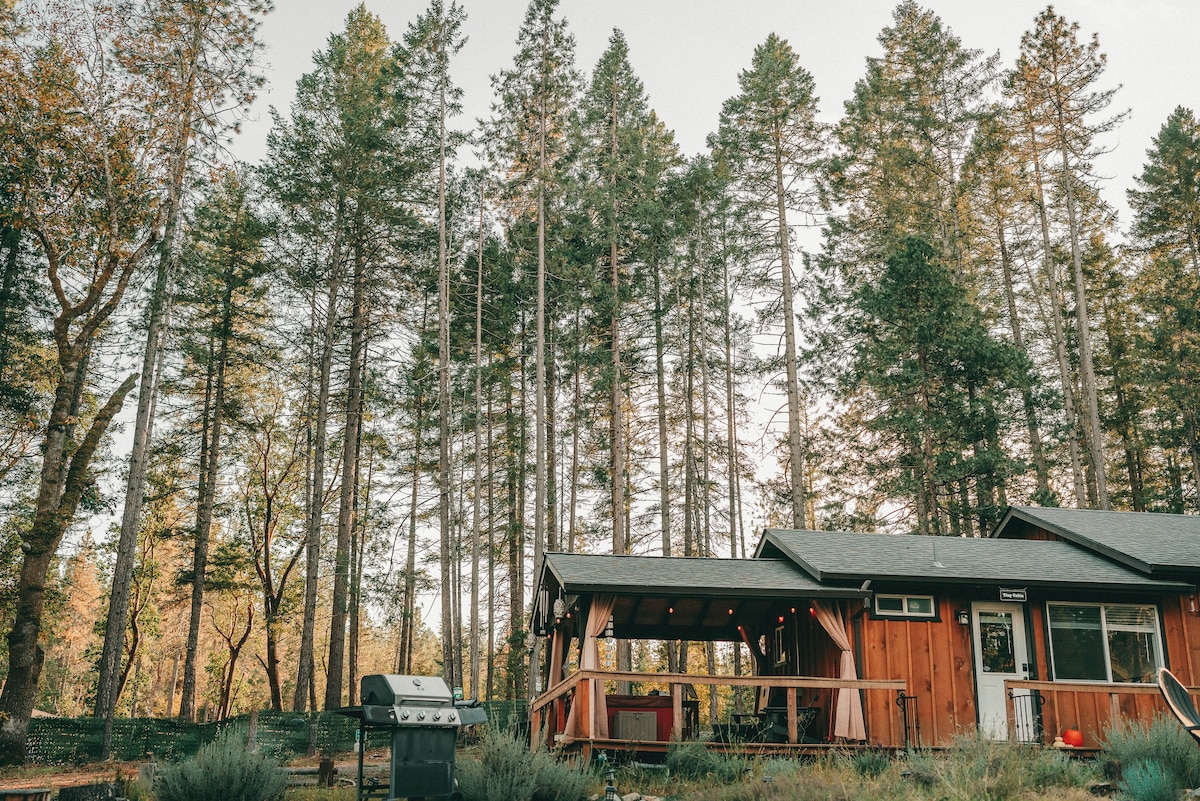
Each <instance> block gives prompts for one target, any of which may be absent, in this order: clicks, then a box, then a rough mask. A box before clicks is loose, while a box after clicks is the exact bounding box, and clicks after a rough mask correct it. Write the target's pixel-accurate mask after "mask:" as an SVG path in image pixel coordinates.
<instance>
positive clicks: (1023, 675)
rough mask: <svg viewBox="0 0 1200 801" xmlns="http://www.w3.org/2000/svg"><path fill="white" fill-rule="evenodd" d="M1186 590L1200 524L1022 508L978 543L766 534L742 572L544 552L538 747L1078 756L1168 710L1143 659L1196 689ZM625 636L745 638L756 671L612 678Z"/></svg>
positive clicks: (1193, 615)
mask: <svg viewBox="0 0 1200 801" xmlns="http://www.w3.org/2000/svg"><path fill="white" fill-rule="evenodd" d="M1114 515H1115V516H1116V517H1113V516H1114ZM1162 518H1166V520H1161V519H1162ZM1151 529H1153V530H1154V532H1155V533H1152V534H1148V533H1147V532H1148V531H1150V530H1151ZM1192 543H1194V544H1192ZM1173 552H1181V554H1182V555H1181V556H1180V558H1179V559H1178V560H1176V561H1172V559H1173V557H1172V556H1171V553H1173ZM1198 577H1200V517H1184V516H1176V515H1147V514H1135V513H1113V512H1091V511H1081V510H1063V509H1032V508H1030V507H1014V508H1013V509H1011V510H1010V511H1009V512H1008V514H1007V515H1006V517H1005V518H1004V520H1003V521H1002V523H1001V524H1000V526H999V527H998V528H997V530H996V532H995V533H994V535H993V536H992V537H991V538H987V539H964V538H955V537H918V536H911V535H889V534H866V533H854V532H828V531H800V530H783V529H769V530H767V531H765V532H764V533H763V535H762V538H761V540H760V542H759V545H758V548H757V549H756V551H755V554H754V558H752V559H742V560H733V559H689V558H674V557H637V556H608V555H605V556H600V555H587V554H561V553H548V554H546V555H545V558H544V559H543V562H542V565H541V569H540V571H539V573H538V583H537V593H536V595H535V598H534V607H533V630H534V633H535V635H537V636H542V637H545V638H546V652H547V654H548V659H547V661H546V664H545V666H544V668H545V669H544V673H543V679H544V681H543V684H542V685H541V686H543V687H545V690H544V691H543V692H541V693H540V694H539V695H538V696H537V697H536V698H535V700H534V702H533V704H532V706H531V710H532V718H533V720H532V722H533V727H532V728H533V738H534V742H535V744H539V743H544V744H546V745H549V746H555V747H560V748H564V749H568V750H580V751H584V752H589V751H591V750H592V749H593V748H606V749H618V750H619V749H622V748H624V749H629V750H637V751H655V750H665V748H666V745H667V743H668V742H669V741H670V740H673V739H676V740H677V739H687V738H696V739H704V740H707V741H709V742H711V743H712V744H713V745H714V746H717V747H721V746H723V745H725V744H727V743H728V744H730V745H731V746H734V745H736V747H738V748H752V749H753V748H757V749H761V750H771V751H787V750H814V749H819V748H824V747H829V746H831V745H843V746H844V745H854V744H859V745H872V746H881V747H885V748H905V747H912V746H917V745H920V746H932V747H938V746H944V745H947V744H949V742H950V741H951V739H952V738H953V737H954V736H956V735H957V734H960V733H963V732H968V731H972V730H975V729H976V728H978V729H980V730H982V731H983V732H985V733H986V734H987V735H988V736H991V737H993V738H997V739H1004V738H1012V739H1017V740H1021V741H1025V742H1042V743H1049V742H1050V741H1052V740H1053V738H1054V736H1055V735H1056V734H1058V733H1059V732H1061V730H1063V729H1066V728H1079V729H1080V730H1081V731H1082V732H1083V734H1084V738H1085V746H1088V747H1095V746H1096V745H1097V744H1098V743H1099V739H1100V737H1101V735H1102V733H1103V730H1104V727H1105V726H1106V725H1107V724H1108V723H1109V722H1110V721H1111V720H1113V719H1114V718H1116V717H1121V716H1125V717H1147V716H1149V715H1151V714H1152V713H1153V712H1154V711H1155V710H1160V709H1163V708H1164V707H1163V705H1162V703H1161V700H1160V698H1159V696H1158V691H1157V687H1156V685H1155V684H1154V677H1155V671H1156V670H1157V668H1158V667H1159V666H1162V665H1166V666H1169V667H1170V668H1171V669H1172V670H1174V671H1175V672H1176V673H1177V675H1179V676H1180V678H1181V680H1183V681H1184V682H1185V684H1188V685H1193V684H1196V683H1197V679H1200V674H1197V673H1196V672H1195V671H1194V670H1193V664H1195V666H1196V670H1200V650H1197V646H1198V645H1200V618H1198V617H1197V614H1198V613H1200V604H1198V602H1197V596H1196V582H1197V578H1198ZM623 639H628V640H649V641H655V642H668V643H670V642H678V641H689V642H698V643H703V642H741V643H743V644H744V645H745V646H746V649H745V650H746V651H748V652H749V654H750V658H751V659H750V661H751V664H750V665H747V670H745V671H744V673H745V674H746V675H741V676H733V675H708V674H707V673H705V674H702V675H697V674H696V673H695V672H694V670H692V671H689V672H687V673H686V674H684V673H666V672H654V673H646V672H638V671H637V670H633V671H629V672H617V671H615V669H614V664H613V659H612V658H611V656H609V657H608V658H607V659H606V660H604V661H603V662H601V659H600V654H601V650H602V649H600V648H599V647H598V643H599V642H601V641H604V642H607V643H611V642H614V641H615V640H623ZM603 651H604V652H605V653H606V654H610V653H611V651H612V649H611V648H607V647H606V648H605V649H603ZM692 664H693V667H694V666H695V664H696V660H695V659H694V661H693V663H692ZM710 687H726V688H739V687H740V688H748V689H746V690H743V691H742V692H743V693H744V695H742V696H737V695H735V694H733V693H731V692H730V691H729V690H725V691H724V692H723V694H722V695H720V696H719V698H723V699H726V700H725V701H724V702H723V703H721V702H712V701H711V700H710V699H711V696H710V694H709V692H708V691H707V690H705V689H702V688H710ZM731 697H741V698H744V699H746V700H745V701H744V704H743V705H741V706H739V705H738V704H735V703H731V702H729V701H728V700H727V699H729V698H731ZM701 698H704V699H705V700H706V701H707V702H706V703H704V704H701V703H700V700H701ZM701 707H703V708H701Z"/></svg>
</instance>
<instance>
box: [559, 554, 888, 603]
mask: <svg viewBox="0 0 1200 801" xmlns="http://www.w3.org/2000/svg"><path fill="white" fill-rule="evenodd" d="M544 570H546V571H549V572H550V573H551V574H552V575H553V576H554V579H555V581H556V582H557V583H558V585H559V586H560V587H562V588H563V591H564V592H568V593H577V594H587V593H599V592H606V593H613V594H615V595H636V596H646V597H649V596H655V597H657V596H664V597H678V598H724V597H738V598H777V597H779V596H780V595H781V594H787V595H793V596H803V597H812V598H867V597H870V595H871V593H870V591H868V590H861V589H858V588H849V587H839V586H822V585H821V584H820V583H818V582H817V581H814V580H813V579H812V578H811V577H810V576H808V575H807V574H805V573H804V572H803V571H801V570H799V569H797V568H796V566H795V565H793V564H792V563H791V562H790V561H788V560H786V559H713V558H700V557H681V556H623V555H611V554H567V553H554V552H550V553H547V554H546V555H545V561H544ZM539 581H540V577H539Z"/></svg>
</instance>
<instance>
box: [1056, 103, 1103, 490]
mask: <svg viewBox="0 0 1200 801" xmlns="http://www.w3.org/2000/svg"><path fill="white" fill-rule="evenodd" d="M1058 115H1059V144H1060V148H1061V157H1062V181H1063V189H1064V192H1065V194H1066V199H1067V224H1068V226H1069V231H1070V239H1071V266H1072V268H1073V270H1074V276H1075V333H1076V335H1077V336H1078V338H1079V380H1080V383H1081V384H1082V389H1083V402H1084V410H1085V416H1084V420H1085V421H1086V432H1087V443H1088V457H1089V460H1090V462H1091V467H1092V473H1093V476H1094V478H1095V482H1096V501H1097V503H1098V504H1099V506H1100V508H1101V509H1111V508H1112V505H1111V504H1110V503H1109V500H1108V481H1107V479H1106V478H1105V475H1104V431H1103V429H1102V428H1101V427H1100V401H1099V398H1098V397H1097V396H1098V392H1097V389H1096V368H1095V367H1094V365H1093V363H1092V361H1093V360H1092V328H1091V324H1090V322H1089V319H1088V302H1087V285H1086V283H1085V281H1084V275H1083V255H1082V253H1081V252H1080V245H1079V238H1080V234H1079V219H1078V210H1077V209H1076V207H1075V176H1074V174H1072V173H1071V170H1070V161H1069V157H1068V152H1067V139H1066V137H1067V134H1066V130H1065V127H1064V124H1063V121H1062V107H1061V106H1060V107H1059V109H1058Z"/></svg>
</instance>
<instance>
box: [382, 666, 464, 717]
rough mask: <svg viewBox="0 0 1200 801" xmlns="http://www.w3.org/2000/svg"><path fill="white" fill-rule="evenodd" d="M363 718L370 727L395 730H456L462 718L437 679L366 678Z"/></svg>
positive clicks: (405, 677) (409, 677) (384, 676)
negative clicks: (408, 728) (374, 724)
mask: <svg viewBox="0 0 1200 801" xmlns="http://www.w3.org/2000/svg"><path fill="white" fill-rule="evenodd" d="M360 687H361V694H362V716H363V720H365V721H366V722H367V723H376V724H384V725H391V726H423V727H435V728H440V727H454V728H457V727H459V726H461V725H463V724H462V716H461V714H460V712H459V711H458V710H457V709H456V708H455V706H454V696H453V695H452V694H451V692H450V688H449V687H447V686H446V682H445V681H443V680H442V679H441V678H439V677H437V676H397V675H386V674H377V675H373V676H363V678H362V682H361V685H360Z"/></svg>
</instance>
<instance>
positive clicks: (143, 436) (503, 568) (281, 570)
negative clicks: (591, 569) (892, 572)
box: [0, 0, 1200, 762]
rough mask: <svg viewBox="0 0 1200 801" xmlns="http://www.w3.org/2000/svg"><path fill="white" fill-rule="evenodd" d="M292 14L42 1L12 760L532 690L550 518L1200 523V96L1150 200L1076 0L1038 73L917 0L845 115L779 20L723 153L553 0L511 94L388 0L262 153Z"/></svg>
mask: <svg viewBox="0 0 1200 801" xmlns="http://www.w3.org/2000/svg"><path fill="white" fill-rule="evenodd" d="M269 11H270V4H269V3H268V2H266V0H184V1H183V2H179V1H178V0H170V1H169V0H137V2H129V3H120V4H115V5H114V4H107V3H100V2H97V1H96V0H49V1H48V2H43V3H32V2H31V3H25V4H13V3H7V4H6V3H0V91H2V92H3V94H4V97H3V102H2V103H0V153H2V154H3V159H2V161H0V165H3V166H2V169H3V172H2V173H0V270H2V276H0V278H2V281H0V486H2V487H3V489H0V508H2V509H3V517H2V518H0V524H2V528H0V549H2V550H3V554H4V558H3V559H2V560H0V564H3V568H0V611H2V613H3V621H4V627H5V629H6V630H7V631H8V632H9V634H8V637H7V640H6V643H5V645H4V646H2V647H0V658H2V659H3V661H4V664H5V666H6V676H7V678H6V680H5V684H4V689H3V693H2V694H0V761H2V762H19V761H21V760H22V759H23V756H24V754H23V751H24V738H25V733H26V731H27V726H28V721H29V718H30V716H31V714H32V712H33V710H34V708H35V707H38V708H51V709H53V711H56V712H59V713H63V714H94V715H97V716H100V717H104V718H106V720H107V721H108V729H107V737H108V738H109V739H110V738H111V721H112V719H113V717H114V716H115V715H118V714H128V715H165V716H173V715H178V716H181V717H184V718H189V719H195V718H196V717H197V716H205V717H216V718H220V717H224V716H227V715H229V714H233V713H234V712H236V710H238V709H246V708H257V707H259V706H268V705H269V706H270V707H272V708H274V709H291V710H295V711H298V712H303V711H305V710H315V709H319V708H326V709H329V708H337V707H340V706H342V705H345V704H354V703H356V702H357V700H358V699H357V698H356V697H355V694H356V688H357V684H358V677H359V676H360V675H361V674H362V673H363V672H378V671H384V672H401V673H411V672H423V673H440V674H442V675H444V676H445V677H446V679H447V680H448V681H449V682H450V684H451V685H453V686H462V687H463V688H464V691H465V693H466V694H467V695H468V696H471V697H481V698H524V697H528V695H529V694H530V693H531V692H534V691H536V690H537V687H536V679H535V678H533V677H535V676H536V675H537V673H538V671H537V669H536V666H537V665H539V664H540V663H541V661H542V660H544V659H545V658H546V655H545V654H543V653H542V648H541V646H542V643H541V642H540V641H539V640H538V638H536V637H531V636H530V634H529V621H528V620H527V617H528V614H527V610H528V608H529V600H530V599H529V592H530V577H531V575H532V572H533V570H534V569H535V568H536V566H537V565H538V563H539V560H540V559H541V556H542V554H543V553H544V552H546V551H547V550H549V551H577V550H578V551H604V552H612V553H639V554H647V553H657V554H663V555H686V556H699V557H716V556H727V557H734V558H737V557H744V556H746V554H747V551H746V542H747V533H746V529H747V527H749V526H754V525H762V524H769V525H780V526H790V527H796V528H815V529H843V530H880V531H913V532H919V533H922V534H930V535H957V536H986V535H987V534H988V533H989V531H990V530H991V527H992V526H993V525H994V524H995V523H996V522H997V521H998V519H999V516H1000V514H1001V513H1002V510H1003V509H1004V507H1005V506H1007V505H1008V504H1010V503H1037V504H1044V505H1055V504H1064V505H1071V506H1079V507H1092V508H1102V509H1110V508H1121V509H1133V510H1155V511H1170V512H1180V513H1182V512H1195V511H1197V510H1198V508H1200V443H1198V441H1197V431H1196V422H1197V412H1198V411H1200V392H1198V390H1197V389H1196V388H1195V387H1194V386H1193V377H1192V372H1193V371H1192V369H1191V363H1192V362H1193V361H1194V360H1195V359H1196V350H1197V347H1198V346H1197V344H1196V340H1197V332H1198V331H1200V325H1198V323H1197V320H1196V314H1197V311H1196V310H1197V308H1198V304H1197V300H1200V179H1198V175H1200V128H1198V126H1197V123H1196V119H1195V116H1194V114H1193V112H1192V111H1191V110H1189V109H1185V108H1182V107H1181V108H1178V109H1177V110H1176V111H1175V112H1174V113H1173V114H1172V115H1171V116H1170V117H1169V118H1168V119H1167V120H1166V121H1165V122H1164V124H1163V126H1162V129H1161V131H1160V133H1159V135H1158V136H1157V137H1156V138H1155V140H1154V141H1153V143H1152V144H1151V147H1150V148H1149V150H1148V151H1147V155H1146V162H1145V167H1144V170H1143V172H1142V174H1141V175H1140V176H1137V178H1136V188H1135V189H1133V190H1131V191H1130V193H1129V204H1130V207H1131V209H1132V211H1133V219H1132V220H1131V221H1130V222H1129V224H1128V226H1127V227H1126V228H1124V229H1122V228H1120V227H1119V226H1118V222H1117V220H1116V217H1115V214H1114V212H1113V209H1112V207H1111V206H1110V205H1109V204H1108V203H1107V202H1106V201H1105V200H1104V198H1103V192H1102V190H1103V185H1102V182H1101V181H1100V180H1099V179H1098V178H1097V177H1096V176H1095V174H1094V170H1093V166H1094V163H1095V159H1096V157H1097V156H1098V155H1100V154H1101V153H1102V151H1103V147H1104V135H1105V134H1106V133H1108V132H1109V131H1111V130H1113V129H1114V128H1115V127H1116V126H1118V125H1119V124H1120V122H1121V120H1122V118H1123V116H1124V113H1123V112H1122V111H1121V110H1120V109H1119V108H1114V106H1113V102H1114V98H1115V88H1114V86H1113V85H1112V84H1111V83H1110V82H1109V79H1108V77H1107V76H1106V74H1105V66H1106V65H1105V59H1104V55H1103V52H1102V50H1101V49H1100V44H1099V42H1098V40H1097V38H1096V37H1095V36H1091V37H1087V36H1085V35H1084V34H1082V33H1081V31H1080V28H1079V26H1078V24H1076V23H1074V22H1071V21H1068V20H1066V19H1064V18H1062V17H1060V16H1058V15H1057V14H1056V13H1055V12H1054V11H1053V9H1051V8H1047V9H1046V10H1045V11H1044V12H1042V13H1041V14H1039V15H1038V16H1037V18H1036V19H1035V20H1033V22H1032V27H1031V28H1030V30H1029V31H1028V32H1027V33H1026V34H1025V35H1024V36H1023V37H1022V39H1021V42H1020V53H1019V56H1018V58H1017V60H1016V62H1015V63H1013V64H1009V65H1005V64H1002V63H1000V59H999V56H998V55H989V54H986V53H984V52H982V51H980V50H976V49H972V48H970V47H968V46H967V45H966V44H964V43H963V42H962V41H961V40H960V39H959V38H958V37H957V36H956V35H955V33H954V32H953V31H952V30H951V29H949V28H948V27H946V26H945V25H944V24H943V22H942V21H941V20H940V19H939V18H938V16H937V15H936V14H935V13H933V12H932V11H930V10H928V9H926V8H923V7H921V6H919V5H918V4H917V3H915V2H911V1H910V0H904V1H903V2H901V3H900V4H899V5H897V7H896V8H895V10H894V12H893V19H892V24H891V25H890V26H889V27H887V28H885V29H884V30H883V31H882V32H881V33H880V35H879V37H878V43H879V48H878V51H877V53H876V54H875V55H871V56H869V57H867V59H866V63H865V71H864V74H863V77H862V78H861V79H860V80H859V81H858V82H857V84H856V85H855V88H854V92H853V95H852V97H851V98H850V100H848V101H847V102H846V104H845V107H844V109H843V112H842V115H841V117H840V119H838V120H837V121H835V122H832V123H830V122H827V121H823V120H822V119H821V118H820V117H819V115H818V113H817V105H818V100H819V97H818V94H817V87H816V84H815V81H814V79H813V77H812V75H811V73H809V72H808V71H807V70H806V69H805V68H804V66H803V65H802V57H801V55H800V54H797V53H796V52H795V51H794V50H793V49H792V48H791V46H790V45H789V44H788V42H787V40H786V39H785V38H784V37H782V36H780V35H776V34H772V35H770V36H768V37H767V39H766V40H765V41H764V42H763V43H762V44H760V45H759V46H758V47H757V48H756V49H755V51H754V53H753V54H752V56H751V58H750V59H749V61H748V63H747V66H746V68H745V69H744V70H743V71H742V72H741V73H740V74H739V76H738V92H737V94H736V95H735V96H733V97H731V98H729V99H728V100H726V102H725V103H724V105H723V107H722V110H721V113H720V116H719V119H717V120H715V121H714V130H713V132H712V133H711V134H710V136H709V139H708V143H707V144H708V147H707V150H706V152H704V153H701V154H693V155H688V154H684V153H682V152H680V150H679V148H678V147H677V145H676V144H675V141H674V137H673V135H672V133H671V131H670V129H669V127H668V124H667V122H666V121H663V120H661V119H659V117H658V116H657V115H656V113H655V112H654V110H653V108H652V105H651V102H650V98H649V97H648V96H647V94H646V92H645V90H644V87H643V85H642V83H641V81H640V80H639V79H638V77H637V74H636V72H635V70H634V69H633V67H632V63H631V60H630V53H629V48H628V44H627V42H626V40H625V38H624V36H623V35H622V34H621V32H620V31H619V30H618V31H614V32H613V33H612V36H611V38H610V40H609V44H608V48H607V49H606V50H605V52H604V54H603V55H602V56H601V58H600V60H599V61H598V62H597V63H596V65H594V67H593V68H592V70H591V72H590V74H585V73H584V72H583V71H582V70H581V69H580V68H579V67H577V65H576V64H575V52H574V49H575V43H574V38H573V36H572V34H571V32H570V28H569V26H568V24H567V21H566V20H565V19H564V18H563V16H562V15H561V14H560V12H559V9H558V3H557V0H532V1H531V2H530V4H529V7H528V10H527V12H526V15H525V17H524V20H523V22H522V25H521V27H520V32H519V34H518V38H517V42H516V47H515V54H514V57H513V60H512V64H511V66H510V67H508V68H506V69H504V70H502V71H501V72H499V73H498V74H497V75H495V76H493V78H492V88H493V102H492V105H491V109H490V113H489V115H488V116H487V118H486V119H481V120H477V121H475V122H474V124H473V125H471V124H468V123H466V122H464V121H463V120H461V119H460V117H461V99H462V92H461V90H460V89H459V88H458V87H457V86H456V85H455V84H454V82H453V80H452V74H453V70H454V65H455V63H456V62H455V59H456V57H457V56H458V54H459V53H460V50H461V48H462V47H463V44H464V43H465V39H464V35H463V32H462V28H463V22H464V20H465V15H466V10H465V9H464V7H463V6H461V5H459V4H458V3H457V2H456V1H455V0H449V2H447V0H431V2H430V4H429V6H428V7H427V8H426V9H425V11H424V12H423V13H422V14H420V15H419V16H417V17H416V18H415V19H414V20H412V22H411V23H409V25H408V27H407V29H406V30H404V31H403V32H400V33H398V34H393V33H390V32H389V31H387V30H386V29H385V27H384V25H383V24H382V22H381V21H380V19H379V18H378V17H376V16H375V15H373V14H372V13H370V12H369V11H368V10H367V9H366V7H365V6H359V7H358V8H356V9H355V10H353V11H352V12H351V13H350V14H349V16H348V17H347V18H346V21H345V26H344V29H343V30H342V31H340V32H338V33H335V34H333V35H331V36H330V37H329V39H328V40H327V42H326V45H325V47H324V48H323V49H322V50H320V51H319V52H317V53H316V54H315V55H314V58H313V63H312V68H311V70H310V71H309V72H307V73H306V74H305V75H304V76H303V77H302V78H301V79H300V80H299V82H298V84H297V87H296V97H295V100H294V102H293V103H292V105H291V107H290V108H289V109H286V110H272V112H271V115H272V117H271V131H270V134H269V137H268V153H267V156H266V157H265V158H264V159H263V161H262V162H261V163H259V164H244V163H238V162H236V161H234V160H232V159H231V158H230V157H229V154H228V151H227V144H228V142H229V141H230V138H231V137H233V136H236V135H237V130H238V126H239V123H240V121H241V117H242V115H243V114H244V113H245V111H246V109H247V108H248V107H249V104H250V103H251V102H252V101H253V99H254V95H255V93H256V92H257V91H258V90H259V89H260V88H261V86H262V82H263V81H262V77H261V75H260V74H259V56H260V53H261V42H260V41H259V39H258V25H259V23H260V21H261V19H262V18H263V16H264V15H265V14H267V13H269ZM801 226H819V227H820V231H821V244H820V246H819V247H818V248H816V249H814V250H813V251H812V252H804V251H803V250H802V249H801V248H800V246H799V245H798V242H797V231H798V229H799V228H800V227H801ZM772 397H778V398H780V399H781V400H780V402H779V406H780V407H779V408H778V409H776V408H771V401H770V400H769V398H772ZM134 398H136V404H135V403H134V402H133V399H134ZM763 398H768V400H767V401H766V402H764V401H763ZM123 409H125V410H126V411H125V412H124V416H123V417H122V418H120V419H124V418H125V417H128V418H129V420H130V422H128V423H127V424H125V427H124V429H123V433H122V435H121V436H117V435H116V434H115V429H116V428H117V427H116V426H114V425H113V421H114V419H118V415H119V414H121V413H122V410H123ZM776 417H777V418H778V419H776ZM764 462H765V463H766V464H767V465H772V466H774V465H777V469H774V470H763V469H762V468H760V465H762V464H763V463H764ZM109 518H112V519H116V520H119V523H114V525H113V529H112V531H111V532H100V533H98V534H93V532H91V531H90V528H89V527H90V526H91V525H93V524H94V521H96V520H106V519H109ZM69 533H71V534H72V541H74V542H78V543H79V545H78V547H76V548H74V549H72V550H69V551H63V549H62V548H61V546H62V543H63V541H64V538H65V537H67V535H68V534H69ZM753 537H754V534H753V531H752V532H751V534H750V535H749V538H750V539H751V540H753ZM430 599H433V600H432V601H431V600H430ZM431 604H433V605H431ZM464 607H465V608H464ZM427 618H428V619H427ZM431 624H436V625H431ZM688 645H689V644H688V643H686V642H682V643H663V644H659V645H657V646H655V647H654V648H652V649H647V648H646V647H645V645H644V644H643V645H641V646H638V647H636V648H635V647H634V646H633V645H631V644H630V643H627V642H620V643H618V644H617V649H616V655H615V658H616V663H617V666H618V667H619V668H621V669H626V670H627V669H630V668H631V667H633V666H634V665H635V664H636V665H638V666H641V667H645V666H646V665H647V664H648V663H650V662H655V663H659V664H662V665H664V666H665V667H667V668H668V669H670V670H687V669H688V666H689V647H688ZM702 650H703V656H702V657H701V659H702V661H703V663H704V665H703V668H704V669H708V670H712V669H714V668H715V667H716V665H717V662H718V659H725V658H726V655H724V654H720V655H719V654H718V653H717V652H716V650H715V649H714V648H713V647H712V646H711V645H708V646H706V647H704V648H702ZM692 656H693V660H694V659H695V658H696V657H695V655H694V654H693V655H692ZM731 658H732V660H733V661H734V664H733V669H734V670H741V667H742V666H741V660H740V652H739V650H738V649H735V650H734V651H733V653H732V655H731ZM531 666H533V669H531ZM696 666H698V663H693V667H696Z"/></svg>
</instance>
